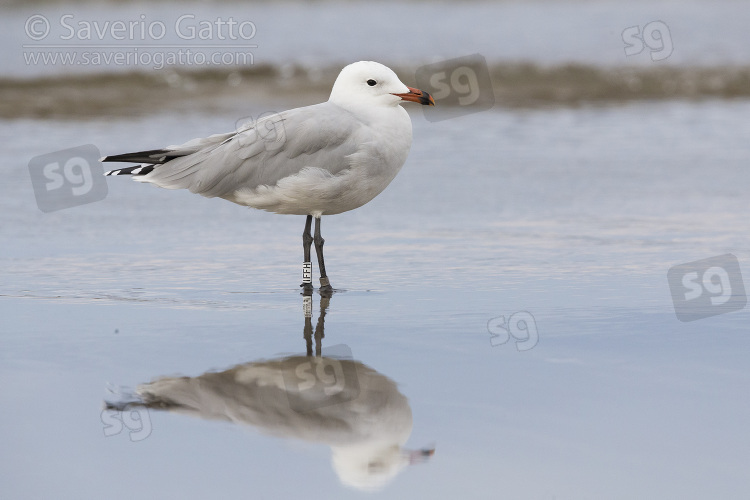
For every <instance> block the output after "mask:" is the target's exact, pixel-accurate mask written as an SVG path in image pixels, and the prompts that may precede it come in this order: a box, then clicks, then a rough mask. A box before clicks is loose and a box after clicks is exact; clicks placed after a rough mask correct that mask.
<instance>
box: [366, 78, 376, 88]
mask: <svg viewBox="0 0 750 500" xmlns="http://www.w3.org/2000/svg"><path fill="white" fill-rule="evenodd" d="M377 84H378V82H376V81H375V80H373V79H372V78H370V79H369V80H367V85H369V86H370V87H374V86H375V85H377Z"/></svg>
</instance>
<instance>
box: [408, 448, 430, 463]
mask: <svg viewBox="0 0 750 500" xmlns="http://www.w3.org/2000/svg"><path fill="white" fill-rule="evenodd" d="M434 454H435V448H424V449H422V450H414V451H412V452H409V465H414V464H421V463H424V462H426V461H427V460H429V458H430V457H431V456H432V455H434Z"/></svg>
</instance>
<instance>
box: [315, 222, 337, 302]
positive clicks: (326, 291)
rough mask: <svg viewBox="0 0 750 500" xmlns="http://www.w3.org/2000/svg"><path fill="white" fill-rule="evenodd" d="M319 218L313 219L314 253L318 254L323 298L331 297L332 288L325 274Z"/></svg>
mask: <svg viewBox="0 0 750 500" xmlns="http://www.w3.org/2000/svg"><path fill="white" fill-rule="evenodd" d="M320 219H321V218H320V217H318V218H317V219H315V237H314V238H313V241H314V242H315V253H317V254H318V268H319V269H320V294H321V295H325V296H329V297H330V296H331V294H332V293H333V287H332V286H331V283H330V282H329V281H328V275H327V274H326V264H325V262H324V261H323V243H325V242H326V240H324V239H323V237H322V236H321V235H320Z"/></svg>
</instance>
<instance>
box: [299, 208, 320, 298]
mask: <svg viewBox="0 0 750 500" xmlns="http://www.w3.org/2000/svg"><path fill="white" fill-rule="evenodd" d="M311 226H312V215H308V216H307V220H306V221H305V231H304V232H303V233H302V249H303V250H304V260H303V262H302V284H301V285H300V286H301V287H302V294H303V295H310V294H312V291H313V285H312V262H310V247H311V246H312V243H313V237H312V235H311V234H310V227H311ZM316 251H317V249H316Z"/></svg>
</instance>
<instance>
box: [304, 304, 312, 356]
mask: <svg viewBox="0 0 750 500" xmlns="http://www.w3.org/2000/svg"><path fill="white" fill-rule="evenodd" d="M302 309H303V310H304V312H305V327H304V328H303V329H302V332H303V334H302V336H303V337H304V338H305V346H306V348H307V349H306V351H307V355H308V356H312V355H313V349H312V337H313V328H312V293H311V294H309V295H307V294H305V296H304V297H302Z"/></svg>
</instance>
